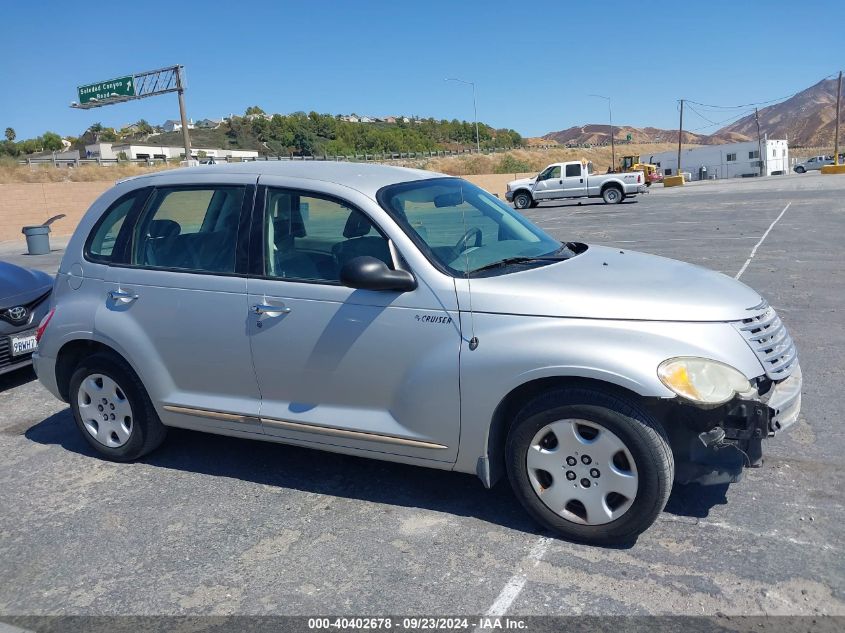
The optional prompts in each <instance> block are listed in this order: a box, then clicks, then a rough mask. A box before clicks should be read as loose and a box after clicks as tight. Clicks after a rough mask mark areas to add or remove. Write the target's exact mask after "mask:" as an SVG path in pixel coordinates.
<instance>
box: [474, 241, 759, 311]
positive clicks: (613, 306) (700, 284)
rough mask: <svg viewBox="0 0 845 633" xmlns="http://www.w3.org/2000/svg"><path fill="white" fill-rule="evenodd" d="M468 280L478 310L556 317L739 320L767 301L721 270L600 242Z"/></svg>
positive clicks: (475, 308) (475, 307)
mask: <svg viewBox="0 0 845 633" xmlns="http://www.w3.org/2000/svg"><path fill="white" fill-rule="evenodd" d="M471 283H472V287H471V291H472V307H473V309H474V310H475V311H477V312H493V313H506V314H523V315H536V316H552V317H571V318H590V319H630V320H638V321H735V320H741V319H744V318H746V317H748V315H749V309H751V308H754V307H759V305H760V303H762V301H763V299H762V297H760V295H759V294H758V293H757V292H755V291H754V290H752V289H751V288H749V287H748V286H746V285H745V284H743V283H740V282H739V281H736V280H735V279H733V278H731V277H728V276H727V275H723V274H722V273H717V272H714V271H712V270H708V269H706V268H702V267H700V266H694V265H692V264H687V263H685V262H680V261H677V260H674V259H667V258H665V257H658V256H656V255H647V254H645V253H637V252H635V251H628V250H621V249H618V248H607V247H603V246H590V247H589V248H588V249H587V250H586V251H585V252H583V253H581V254H580V255H576V256H575V257H572V258H570V259H567V260H563V261H560V262H555V263H553V264H548V265H545V266H539V267H537V268H531V269H528V270H520V271H519V272H513V273H510V274H504V275H497V276H495V277H479V278H473V279H472V280H471ZM467 305H468V302H467ZM462 308H463V302H462Z"/></svg>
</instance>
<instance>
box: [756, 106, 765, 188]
mask: <svg viewBox="0 0 845 633" xmlns="http://www.w3.org/2000/svg"><path fill="white" fill-rule="evenodd" d="M754 122H755V123H756V124H757V158H759V159H760V175H761V176H762V175H763V142H762V141H761V140H760V117H759V116H757V108H754Z"/></svg>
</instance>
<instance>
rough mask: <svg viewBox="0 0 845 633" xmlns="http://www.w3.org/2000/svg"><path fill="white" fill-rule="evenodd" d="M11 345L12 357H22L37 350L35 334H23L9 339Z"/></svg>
mask: <svg viewBox="0 0 845 633" xmlns="http://www.w3.org/2000/svg"><path fill="white" fill-rule="evenodd" d="M9 339H10V341H11V343H12V345H11V347H12V356H22V355H23V354H29V353H30V352H34V351H35V350H36V349H37V348H38V341H36V340H35V332H23V333H22V334H16V335H14V336H10V337H9Z"/></svg>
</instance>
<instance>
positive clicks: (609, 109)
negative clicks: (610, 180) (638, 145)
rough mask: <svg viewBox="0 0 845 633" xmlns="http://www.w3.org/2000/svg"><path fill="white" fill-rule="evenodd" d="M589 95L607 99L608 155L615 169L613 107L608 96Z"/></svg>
mask: <svg viewBox="0 0 845 633" xmlns="http://www.w3.org/2000/svg"><path fill="white" fill-rule="evenodd" d="M588 96H590V97H598V98H599V99H606V100H607V112H608V114H609V115H610V155H611V162H612V168H613V170H614V171H615V170H616V142H615V141H614V139H613V137H614V134H613V107H612V106H611V105H610V97H605V96H604V95H588Z"/></svg>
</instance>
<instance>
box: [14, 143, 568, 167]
mask: <svg viewBox="0 0 845 633" xmlns="http://www.w3.org/2000/svg"><path fill="white" fill-rule="evenodd" d="M560 147H561V146H560V145H539V146H536V145H535V146H532V147H525V148H518V147H491V148H482V149H481V151H480V152H479V151H478V150H476V149H475V148H466V149H460V150H451V149H446V150H431V151H427V152H376V153H372V154H371V153H369V152H367V153H363V154H346V155H343V154H337V155H332V154H320V155H316V154H311V155H297V154H287V155H269V154H263V155H259V156H243V157H239V156H205V157H202V158H200V157H198V158H197V159H196V160H200V161H202V160H211V159H213V160H214V162H216V163H240V162H254V161H279V160H282V161H291V160H316V161H332V162H337V161H375V162H379V161H388V160H403V159H420V158H439V157H443V156H461V155H469V154H482V155H485V154H498V153H502V152H509V151H512V150H514V149H532V150H534V149H560ZM184 160H185V159H184V158H179V159H176V158H171V159H164V158H131V159H130V158H127V159H120V158H76V159H74V158H58V157H43V158H26V159H23V160H19V161H18V164H20V165H50V164H52V165H55V166H57V167H78V166H82V165H101V166H106V165H147V166H154V165H164V164H169V163H174V164H175V163H176V162H177V161H178V162H184ZM192 160H194V159H192Z"/></svg>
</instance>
